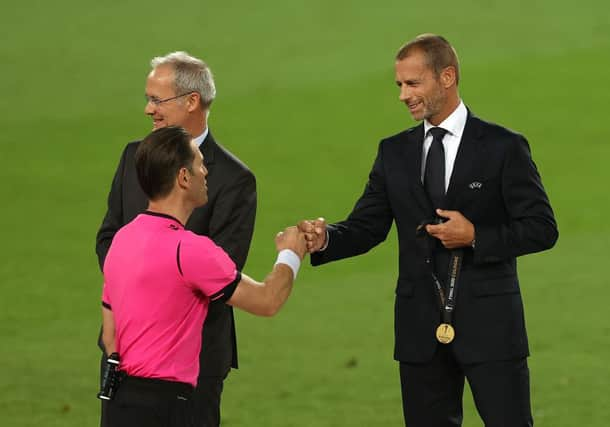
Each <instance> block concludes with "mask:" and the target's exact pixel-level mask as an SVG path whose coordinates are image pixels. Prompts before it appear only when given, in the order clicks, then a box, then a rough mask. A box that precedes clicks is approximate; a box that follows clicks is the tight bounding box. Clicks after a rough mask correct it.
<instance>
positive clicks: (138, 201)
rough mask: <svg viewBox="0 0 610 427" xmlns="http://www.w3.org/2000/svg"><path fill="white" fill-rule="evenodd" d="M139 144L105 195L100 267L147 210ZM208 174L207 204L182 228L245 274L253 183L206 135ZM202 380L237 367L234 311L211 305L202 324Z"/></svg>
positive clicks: (123, 161) (235, 160) (252, 214)
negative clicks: (118, 236)
mask: <svg viewBox="0 0 610 427" xmlns="http://www.w3.org/2000/svg"><path fill="white" fill-rule="evenodd" d="M138 144H139V141H138V142H132V143H130V144H128V145H127V146H126V147H125V150H124V151H123V155H122V156H121V160H120V163H119V166H118V168H117V171H116V173H115V175H114V179H113V181H112V187H111V189H110V194H109V196H108V211H107V212H106V216H105V217H104V220H103V222H102V225H101V227H100V229H99V231H98V233H97V239H96V252H97V256H98V259H99V264H100V268H102V270H103V266H104V259H105V258H106V253H107V252H108V248H109V247H110V244H111V242H112V238H113V237H114V234H115V233H116V232H117V230H118V229H119V228H120V227H122V226H123V225H125V224H127V223H128V222H130V221H131V220H132V219H134V218H135V217H136V216H137V215H138V214H139V213H141V212H142V211H144V210H145V209H146V207H147V206H148V200H147V198H146V195H145V194H144V192H143V191H142V189H141V188H140V184H139V183H138V177H137V173H136V169H135V158H134V156H135V151H136V148H137V147H138ZM201 151H202V153H203V156H204V163H205V166H206V168H207V170H208V176H207V186H208V203H207V204H206V205H205V206H203V207H201V208H197V209H195V210H194V211H193V214H192V215H191V217H190V218H189V221H188V222H187V224H186V229H187V230H191V231H193V232H194V233H196V234H201V235H206V236H209V237H210V238H211V239H212V240H214V242H215V243H216V244H217V245H219V246H220V247H222V248H223V249H224V250H225V251H226V252H227V253H228V254H229V255H230V256H231V258H232V259H233V261H235V263H236V264H237V268H238V269H239V270H241V269H243V266H244V264H245V262H246V257H247V255H248V250H249V248H250V242H251V239H252V233H253V231H254V219H255V216H256V181H255V178H254V175H253V174H252V172H250V170H249V169H248V167H247V166H246V165H244V164H243V163H242V162H241V161H240V160H239V159H238V158H237V157H235V156H234V155H233V154H231V153H230V152H229V151H227V150H226V149H225V148H223V147H222V146H221V145H219V144H217V143H216V141H214V138H213V137H212V134H211V133H208V136H207V137H206V139H205V141H204V142H203V144H202V146H201ZM200 364H201V369H200V376H224V375H226V373H227V372H228V371H229V368H230V367H231V366H232V367H234V368H236V367H237V347H236V339H235V325H234V318H233V310H232V308H231V307H230V306H228V305H226V304H222V303H220V304H211V305H210V308H209V311H208V315H207V318H206V321H205V327H204V336H203V345H202V351H201V358H200Z"/></svg>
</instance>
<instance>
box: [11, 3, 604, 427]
mask: <svg viewBox="0 0 610 427" xmlns="http://www.w3.org/2000/svg"><path fill="white" fill-rule="evenodd" d="M609 12H610V7H609V6H608V4H607V2H605V1H602V0H584V1H582V2H579V3H577V4H574V3H573V2H568V1H567V0H558V1H550V0H533V1H527V2H526V1H523V0H518V1H514V2H502V1H497V0H491V1H488V2H482V1H474V0H465V1H462V2H437V3H430V4H420V3H414V2H406V1H398V0H388V1H385V2H366V1H362V0H353V1H345V0H338V1H334V2H324V1H320V0H310V1H307V2H304V1H292V2H290V1H278V0H270V1H263V2H245V1H244V2H239V1H236V0H224V1H219V0H213V1H205V2H203V1H199V2H197V1H177V2H174V3H169V2H160V1H158V0H150V1H148V2H137V1H123V2H119V1H110V2H101V3H100V2H91V1H81V2H77V1H75V0H64V1H60V2H42V1H36V0H35V1H31V2H13V3H9V4H6V5H4V6H3V7H2V13H1V15H0V28H1V32H2V37H1V38H0V54H1V58H2V67H1V72H0V73H1V74H0V96H1V99H2V101H1V102H0V120H1V123H2V132H0V158H1V159H2V167H1V168H0V182H1V183H2V184H1V185H2V187H1V188H2V190H1V193H0V194H1V195H2V199H3V203H2V214H1V215H2V225H3V233H2V243H3V244H2V246H1V249H0V259H1V261H0V289H1V294H0V370H1V372H2V374H1V376H0V426H3V427H4V426H7V427H20V426H38V425H44V426H49V427H51V426H62V427H82V426H95V425H97V422H98V411H99V404H98V401H97V399H95V394H96V392H97V384H98V366H99V351H98V349H97V347H96V339H97V333H98V330H99V324H100V313H99V311H100V308H99V306H100V303H99V300H100V292H101V275H100V273H99V271H98V268H97V262H96V257H95V254H94V238H95V233H96V231H97V228H98V226H99V223H100V222H101V219H102V216H103V213H104V210H105V200H106V195H107V192H108V189H109V186H110V180H111V178H112V175H113V173H114V169H115V167H116V164H117V161H118V157H119V155H120V153H121V151H122V148H123V146H124V145H125V143H126V142H128V141H130V140H133V139H137V138H139V137H141V136H143V135H145V134H146V133H148V131H149V129H150V123H149V120H148V119H147V118H146V117H144V115H143V109H144V104H143V96H142V95H143V92H144V79H145V76H146V74H147V72H148V61H149V60H150V58H151V57H153V56H155V55H159V54H165V53H167V52H169V51H172V50H179V49H180V50H187V51H189V52H190V53H192V54H194V55H196V56H200V57H203V58H204V59H206V61H207V62H208V63H209V64H210V66H211V67H212V69H213V71H214V72H215V75H216V82H217V89H218V98H217V101H216V102H215V104H214V106H213V110H212V114H211V116H210V126H211V129H212V130H213V132H214V134H215V136H216V138H217V139H218V140H219V141H220V142H221V143H223V144H224V145H225V146H227V147H229V148H230V149H231V150H232V151H233V152H234V153H236V154H237V155H238V156H239V157H240V158H242V159H243V160H244V161H245V162H246V163H247V164H248V165H249V166H250V167H251V168H252V169H253V171H254V172H255V173H256V176H257V179H258V188H259V209H258V216H257V223H256V231H255V236H254V241H253V244H252V248H251V251H250V257H249V260H248V264H247V266H246V269H245V270H246V272H248V273H249V274H250V275H253V276H255V277H261V276H262V275H263V274H264V273H265V272H266V271H267V270H268V269H269V268H270V267H271V265H272V262H273V260H274V253H275V250H274V245H273V241H272V238H273V236H274V235H275V233H276V232H277V231H278V230H279V229H281V228H283V227H285V226H287V225H290V224H293V223H295V222H297V221H298V220H300V219H302V218H309V217H317V216H320V215H322V216H325V217H326V218H327V219H329V220H330V221H335V220H340V219H343V218H344V217H345V215H346V214H347V213H348V212H349V211H350V209H351V207H352V206H353V203H354V202H355V200H356V198H357V197H358V196H359V194H360V192H361V191H362V189H363V186H364V183H365V181H366V177H367V174H368V171H369V168H370V166H371V164H372V162H373V159H374V155H375V152H376V147H377V143H378V141H379V140H380V139H381V138H382V137H385V136H388V135H391V134H394V133H396V132H398V131H400V130H402V129H404V128H406V127H409V126H411V125H412V124H413V122H412V121H411V119H410V117H409V115H408V111H407V110H406V109H405V107H404V105H402V104H400V103H399V102H398V92H397V90H396V87H395V84H394V75H393V56H394V54H395V51H396V50H397V48H398V47H399V46H400V45H401V44H402V43H403V42H404V41H405V40H407V39H410V38H412V37H413V36H415V35H416V34H418V33H421V32H437V33H440V34H443V35H445V36H446V37H447V38H448V39H449V40H450V41H451V42H452V43H453V44H454V45H455V46H456V48H457V50H458V53H459V54H460V59H461V62H462V83H461V85H460V86H461V95H462V97H463V99H464V101H465V102H466V103H467V105H468V106H469V107H470V108H471V109H472V110H473V111H474V112H475V113H476V114H477V115H479V116H480V117H482V118H486V119H490V120H493V121H496V122H498V123H501V124H503V125H505V126H508V127H510V128H513V129H516V130H518V131H520V132H522V133H524V134H525V135H526V136H527V137H528V139H529V141H530V144H531V148H532V151H533V155H534V159H535V160H536V162H537V164H538V167H539V169H540V171H541V173H542V176H543V180H544V183H545V185H546V188H547V191H548V193H549V196H550V198H551V202H552V204H553V206H554V208H555V213H556V216H557V220H558V223H559V227H560V240H559V243H558V245H557V246H556V247H555V248H554V249H553V250H552V251H549V252H546V253H543V254H538V255H532V256H528V257H525V258H522V259H521V260H520V275H521V285H522V291H523V294H524V300H525V305H526V315H527V322H528V329H529V336H530V345H531V350H532V357H531V358H530V367H531V372H532V394H533V396H532V400H533V411H534V416H535V422H536V425H538V426H543V427H544V426H548V427H562V426H588V427H596V426H607V425H608V422H609V420H610V404H609V399H608V395H610V364H609V363H608V360H609V357H610V321H608V318H607V317H606V315H607V313H608V308H607V307H606V305H604V304H606V303H607V301H608V299H609V298H610V288H608V285H610V280H608V275H607V269H606V267H607V266H606V264H605V263H606V262H608V259H609V255H608V253H609V250H610V226H609V225H608V221H607V218H606V215H605V214H604V212H605V211H606V209H609V208H610V197H608V190H607V186H608V184H609V182H610V179H609V178H610V173H609V172H608V169H609V168H608V158H610V145H609V144H608V141H609V138H608V137H609V135H610V132H609V131H608V119H607V114H608V112H609V109H608V101H609V100H610V86H609V85H608V84H607V76H608V74H609V69H610V55H608V52H610V18H609V16H610V14H609ZM397 258H398V254H397V243H396V238H395V235H394V234H393V233H392V234H391V236H390V237H389V238H388V241H387V242H385V243H384V244H383V245H381V246H380V247H378V248H376V249H375V250H374V251H372V252H371V253H370V254H368V255H366V256H361V257H359V258H355V259H350V260H345V261H342V262H340V263H335V264H331V265H328V266H324V267H320V268H316V269H313V268H311V267H309V266H306V267H304V268H303V269H302V270H301V273H300V277H299V280H298V283H297V285H296V288H295V290H294V293H293V297H292V299H291V300H290V301H289V302H288V303H287V305H286V307H285V308H284V310H283V311H282V312H281V313H280V314H279V315H278V316H277V317H276V318H273V319H259V318H255V317H253V316H250V315H247V314H243V313H240V314H239V315H238V318H237V322H238V336H239V351H240V363H241V369H239V370H238V371H234V372H233V373H232V374H231V375H230V377H229V379H228V381H227V382H226V385H225V393H224V395H223V402H224V403H223V416H224V421H223V425H225V426H229V427H231V426H253V427H258V426H266V427H272V426H277V427H289V426H294V427H305V426H307V427H309V426H320V427H325V426H326V427H330V426H367V427H368V426H399V425H402V424H401V423H402V412H401V405H400V392H399V390H400V389H399V380H398V369H397V365H396V363H395V362H394V361H393V360H392V346H393V342H392V340H393V329H392V321H393V320H392V312H393V292H394V286H395V278H396V271H397ZM604 307H606V308H604ZM605 313H606V314H605ZM480 425H481V422H480V421H479V419H478V416H477V415H476V412H475V409H474V406H473V404H472V399H471V398H470V395H469V393H468V392H467V393H466V397H465V422H464V426H465V427H472V426H480Z"/></svg>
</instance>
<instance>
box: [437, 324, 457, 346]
mask: <svg viewBox="0 0 610 427" xmlns="http://www.w3.org/2000/svg"><path fill="white" fill-rule="evenodd" d="M453 338H455V330H454V329H453V326H451V325H450V324H449V323H441V324H440V325H439V326H438V328H436V339H437V340H438V341H439V342H440V343H443V344H449V343H450V342H451V341H453Z"/></svg>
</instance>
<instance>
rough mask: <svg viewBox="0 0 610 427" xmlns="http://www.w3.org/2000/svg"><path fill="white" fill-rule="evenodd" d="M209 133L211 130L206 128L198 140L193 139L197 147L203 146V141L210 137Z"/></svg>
mask: <svg viewBox="0 0 610 427" xmlns="http://www.w3.org/2000/svg"><path fill="white" fill-rule="evenodd" d="M208 132H209V128H208V127H207V126H206V127H205V129H204V130H203V133H202V134H201V135H199V136H198V137H197V138H193V141H195V145H197V147H200V148H201V144H203V141H204V140H205V138H206V137H207V136H208Z"/></svg>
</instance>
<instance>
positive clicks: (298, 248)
mask: <svg viewBox="0 0 610 427" xmlns="http://www.w3.org/2000/svg"><path fill="white" fill-rule="evenodd" d="M275 247H276V248H277V251H278V252H279V251H281V250H282V249H290V250H292V251H293V252H295V253H296V254H297V255H298V256H299V258H301V260H302V259H303V258H304V257H305V253H306V252H307V241H306V240H305V235H304V234H303V233H301V232H300V231H299V229H298V228H297V227H295V226H292V227H288V228H286V229H285V230H284V231H280V232H279V233H277V236H275Z"/></svg>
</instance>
